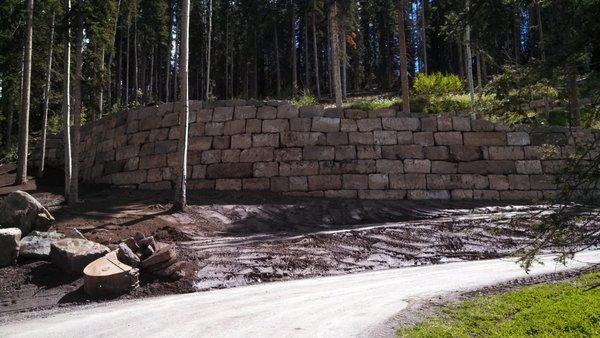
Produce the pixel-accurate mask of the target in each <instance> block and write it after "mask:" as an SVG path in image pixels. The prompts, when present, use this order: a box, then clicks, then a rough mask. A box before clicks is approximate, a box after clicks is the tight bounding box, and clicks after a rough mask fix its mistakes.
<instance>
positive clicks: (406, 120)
mask: <svg viewBox="0 0 600 338" xmlns="http://www.w3.org/2000/svg"><path fill="white" fill-rule="evenodd" d="M381 123H382V125H383V129H385V130H410V131H415V130H419V128H420V127H421V121H420V120H419V119H418V118H414V117H384V118H382V119H381Z"/></svg>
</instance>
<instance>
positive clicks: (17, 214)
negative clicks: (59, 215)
mask: <svg viewBox="0 0 600 338" xmlns="http://www.w3.org/2000/svg"><path fill="white" fill-rule="evenodd" d="M52 222H54V217H52V215H51V214H50V212H48V210H47V209H46V208H44V206H43V205H42V204H41V203H40V202H38V201H37V200H36V199H35V198H33V196H31V195H29V194H28V193H26V192H24V191H20V190H17V191H14V192H11V193H10V194H8V196H6V197H5V198H4V199H3V200H1V201H0V226H4V227H10V228H18V229H19V230H21V234H22V235H27V234H29V233H30V232H31V230H34V229H38V230H46V229H47V228H48V227H49V226H50V224H51V223H52Z"/></svg>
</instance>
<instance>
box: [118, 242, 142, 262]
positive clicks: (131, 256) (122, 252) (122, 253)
mask: <svg viewBox="0 0 600 338" xmlns="http://www.w3.org/2000/svg"><path fill="white" fill-rule="evenodd" d="M117 258H118V259H119V261H121V262H123V263H125V264H127V265H129V266H131V267H134V268H137V267H138V265H140V258H139V257H138V256H137V255H136V254H135V253H134V252H133V251H132V250H131V248H129V246H127V244H125V243H121V244H119V251H118V252H117Z"/></svg>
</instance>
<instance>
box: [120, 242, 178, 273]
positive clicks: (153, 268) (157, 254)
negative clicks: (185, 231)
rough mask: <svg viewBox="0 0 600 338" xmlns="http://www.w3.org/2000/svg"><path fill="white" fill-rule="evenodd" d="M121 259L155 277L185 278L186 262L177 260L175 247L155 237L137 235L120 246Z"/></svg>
mask: <svg viewBox="0 0 600 338" xmlns="http://www.w3.org/2000/svg"><path fill="white" fill-rule="evenodd" d="M118 257H119V259H120V260H121V261H122V262H124V263H125V264H128V265H131V266H135V267H139V268H140V270H142V272H149V273H151V274H153V275H155V276H159V277H164V278H170V279H179V278H181V277H183V276H184V272H183V270H184V267H185V262H183V261H180V260H178V259H177V251H175V248H174V247H173V245H169V244H165V243H161V242H157V241H156V240H154V237H152V236H150V237H145V236H144V235H143V234H141V233H137V234H136V235H135V236H134V237H133V238H129V239H127V240H126V241H125V242H123V243H121V244H120V245H119V253H118Z"/></svg>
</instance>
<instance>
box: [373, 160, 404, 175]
mask: <svg viewBox="0 0 600 338" xmlns="http://www.w3.org/2000/svg"><path fill="white" fill-rule="evenodd" d="M376 163H377V164H376V165H377V172H378V173H382V174H402V173H404V163H402V161H401V160H378V161H377V162H376Z"/></svg>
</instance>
